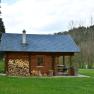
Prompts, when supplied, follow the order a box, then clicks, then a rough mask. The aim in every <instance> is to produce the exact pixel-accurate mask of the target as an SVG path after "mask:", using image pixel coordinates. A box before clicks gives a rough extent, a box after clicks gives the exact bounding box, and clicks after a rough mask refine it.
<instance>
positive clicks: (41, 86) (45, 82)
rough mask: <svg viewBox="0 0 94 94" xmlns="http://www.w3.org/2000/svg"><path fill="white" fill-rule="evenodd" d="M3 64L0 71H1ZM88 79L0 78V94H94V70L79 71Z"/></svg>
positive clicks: (0, 65)
mask: <svg viewBox="0 0 94 94" xmlns="http://www.w3.org/2000/svg"><path fill="white" fill-rule="evenodd" d="M3 69H4V68H3V63H2V61H1V63H0V70H1V71H3ZM79 73H80V74H84V75H89V76H91V77H89V78H76V77H75V78H69V77H68V78H67V77H66V78H64V77H62V78H40V77H35V78H34V77H29V78H22V77H8V76H0V94H94V89H93V88H94V78H93V77H94V70H85V69H81V70H79Z"/></svg>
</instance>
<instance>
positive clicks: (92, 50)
mask: <svg viewBox="0 0 94 94" xmlns="http://www.w3.org/2000/svg"><path fill="white" fill-rule="evenodd" d="M55 34H70V35H71V36H72V37H73V39H74V40H75V42H76V44H77V45H78V46H79V47H80V49H81V52H80V53H79V54H76V55H75V57H74V59H73V62H76V64H78V66H79V67H80V68H86V66H88V68H94V25H92V26H90V27H78V28H73V29H71V30H69V31H65V32H58V33H55Z"/></svg>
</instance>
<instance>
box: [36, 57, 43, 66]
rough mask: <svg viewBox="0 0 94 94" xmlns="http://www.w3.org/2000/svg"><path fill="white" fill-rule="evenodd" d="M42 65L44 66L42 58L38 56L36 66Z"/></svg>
mask: <svg viewBox="0 0 94 94" xmlns="http://www.w3.org/2000/svg"><path fill="white" fill-rule="evenodd" d="M43 64H44V59H43V56H38V57H37V66H43Z"/></svg>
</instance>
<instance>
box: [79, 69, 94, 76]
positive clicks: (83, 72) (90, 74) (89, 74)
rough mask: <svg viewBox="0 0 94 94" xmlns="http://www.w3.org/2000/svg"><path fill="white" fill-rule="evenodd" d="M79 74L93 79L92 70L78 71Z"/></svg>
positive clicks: (93, 72) (93, 70) (93, 73)
mask: <svg viewBox="0 0 94 94" xmlns="http://www.w3.org/2000/svg"><path fill="white" fill-rule="evenodd" d="M79 73H80V74H83V75H87V76H91V77H94V69H80V70H79Z"/></svg>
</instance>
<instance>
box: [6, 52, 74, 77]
mask: <svg viewBox="0 0 94 94" xmlns="http://www.w3.org/2000/svg"><path fill="white" fill-rule="evenodd" d="M63 55H65V56H73V55H74V53H41V52H40V53H39V52H38V53H37V52H36V53H34V52H32V53H30V52H29V53H28V52H7V53H6V57H5V62H6V67H5V68H6V73H7V74H8V75H13V76H21V75H22V76H30V75H33V72H35V73H34V75H37V74H38V71H40V72H41V74H42V75H48V74H49V71H51V70H53V66H54V67H55V66H56V64H57V63H58V62H57V58H58V57H59V56H63ZM38 56H43V58H44V65H43V66H41V68H40V67H39V66H38V65H37V57H38ZM52 57H54V58H55V59H54V60H55V61H53V58H52ZM53 62H54V65H53ZM54 69H55V68H54Z"/></svg>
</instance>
